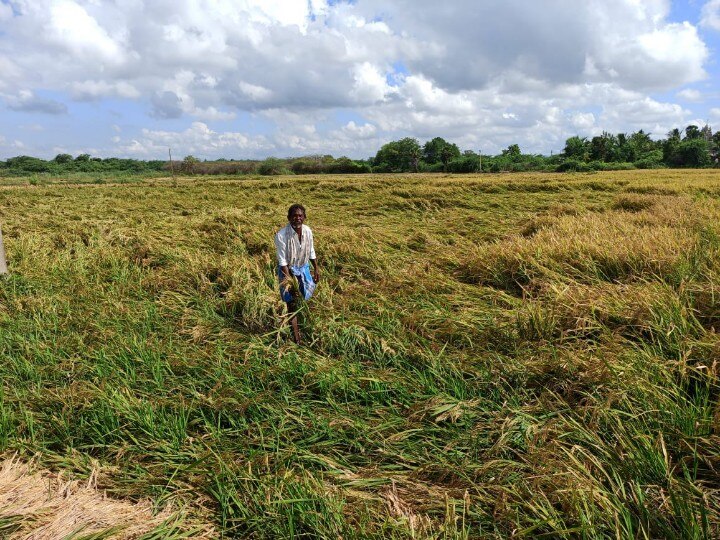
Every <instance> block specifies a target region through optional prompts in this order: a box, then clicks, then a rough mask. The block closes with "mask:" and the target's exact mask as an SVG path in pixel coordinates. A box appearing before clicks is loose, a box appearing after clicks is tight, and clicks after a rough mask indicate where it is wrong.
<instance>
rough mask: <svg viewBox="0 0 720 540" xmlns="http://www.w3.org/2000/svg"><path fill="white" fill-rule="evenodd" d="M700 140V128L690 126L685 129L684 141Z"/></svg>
mask: <svg viewBox="0 0 720 540" xmlns="http://www.w3.org/2000/svg"><path fill="white" fill-rule="evenodd" d="M701 138H702V132H701V131H700V128H699V127H697V126H696V125H694V124H691V125H689V126H688V127H686V128H685V140H688V139H689V140H692V139H701Z"/></svg>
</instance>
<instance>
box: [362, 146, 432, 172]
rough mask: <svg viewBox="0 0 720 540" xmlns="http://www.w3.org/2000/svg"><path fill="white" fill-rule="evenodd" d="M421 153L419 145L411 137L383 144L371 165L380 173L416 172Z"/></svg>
mask: <svg viewBox="0 0 720 540" xmlns="http://www.w3.org/2000/svg"><path fill="white" fill-rule="evenodd" d="M421 156H422V151H421V149H420V143H418V141H417V139H413V138H412V137H405V138H404V139H400V140H399V141H393V142H389V143H387V144H384V145H383V146H382V147H381V148H380V150H378V152H377V154H376V155H375V159H374V160H373V163H374V164H375V168H376V170H378V171H381V172H408V171H414V172H417V170H418V163H419V162H420V157H421Z"/></svg>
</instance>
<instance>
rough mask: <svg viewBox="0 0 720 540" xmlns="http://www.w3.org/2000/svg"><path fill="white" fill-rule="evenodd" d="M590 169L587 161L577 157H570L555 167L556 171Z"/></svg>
mask: <svg viewBox="0 0 720 540" xmlns="http://www.w3.org/2000/svg"><path fill="white" fill-rule="evenodd" d="M589 170H590V167H589V166H588V164H587V163H583V162H582V161H577V160H575V159H568V160H567V161H564V162H563V163H561V164H560V165H558V166H557V167H556V168H555V172H587V171H589Z"/></svg>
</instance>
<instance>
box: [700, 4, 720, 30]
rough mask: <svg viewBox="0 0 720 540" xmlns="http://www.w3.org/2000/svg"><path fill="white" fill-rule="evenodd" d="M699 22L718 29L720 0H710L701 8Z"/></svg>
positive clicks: (719, 23) (719, 26)
mask: <svg viewBox="0 0 720 540" xmlns="http://www.w3.org/2000/svg"><path fill="white" fill-rule="evenodd" d="M700 17H701V18H700V24H701V25H702V26H704V27H706V28H711V29H713V30H720V0H710V1H709V2H707V3H706V4H705V5H704V6H703V8H702V13H701V16H700Z"/></svg>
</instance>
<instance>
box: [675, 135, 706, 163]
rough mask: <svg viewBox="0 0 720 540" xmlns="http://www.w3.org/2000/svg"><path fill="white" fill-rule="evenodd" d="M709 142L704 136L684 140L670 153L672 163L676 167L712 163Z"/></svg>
mask: <svg viewBox="0 0 720 540" xmlns="http://www.w3.org/2000/svg"><path fill="white" fill-rule="evenodd" d="M710 160H711V158H710V151H709V145H708V142H707V141H706V140H705V139H702V138H690V139H687V138H686V139H684V140H682V141H681V142H680V143H679V144H678V145H677V146H676V147H675V148H674V149H673V152H672V154H671V155H670V159H669V162H670V165H673V166H675V167H705V166H706V165H709V164H710Z"/></svg>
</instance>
